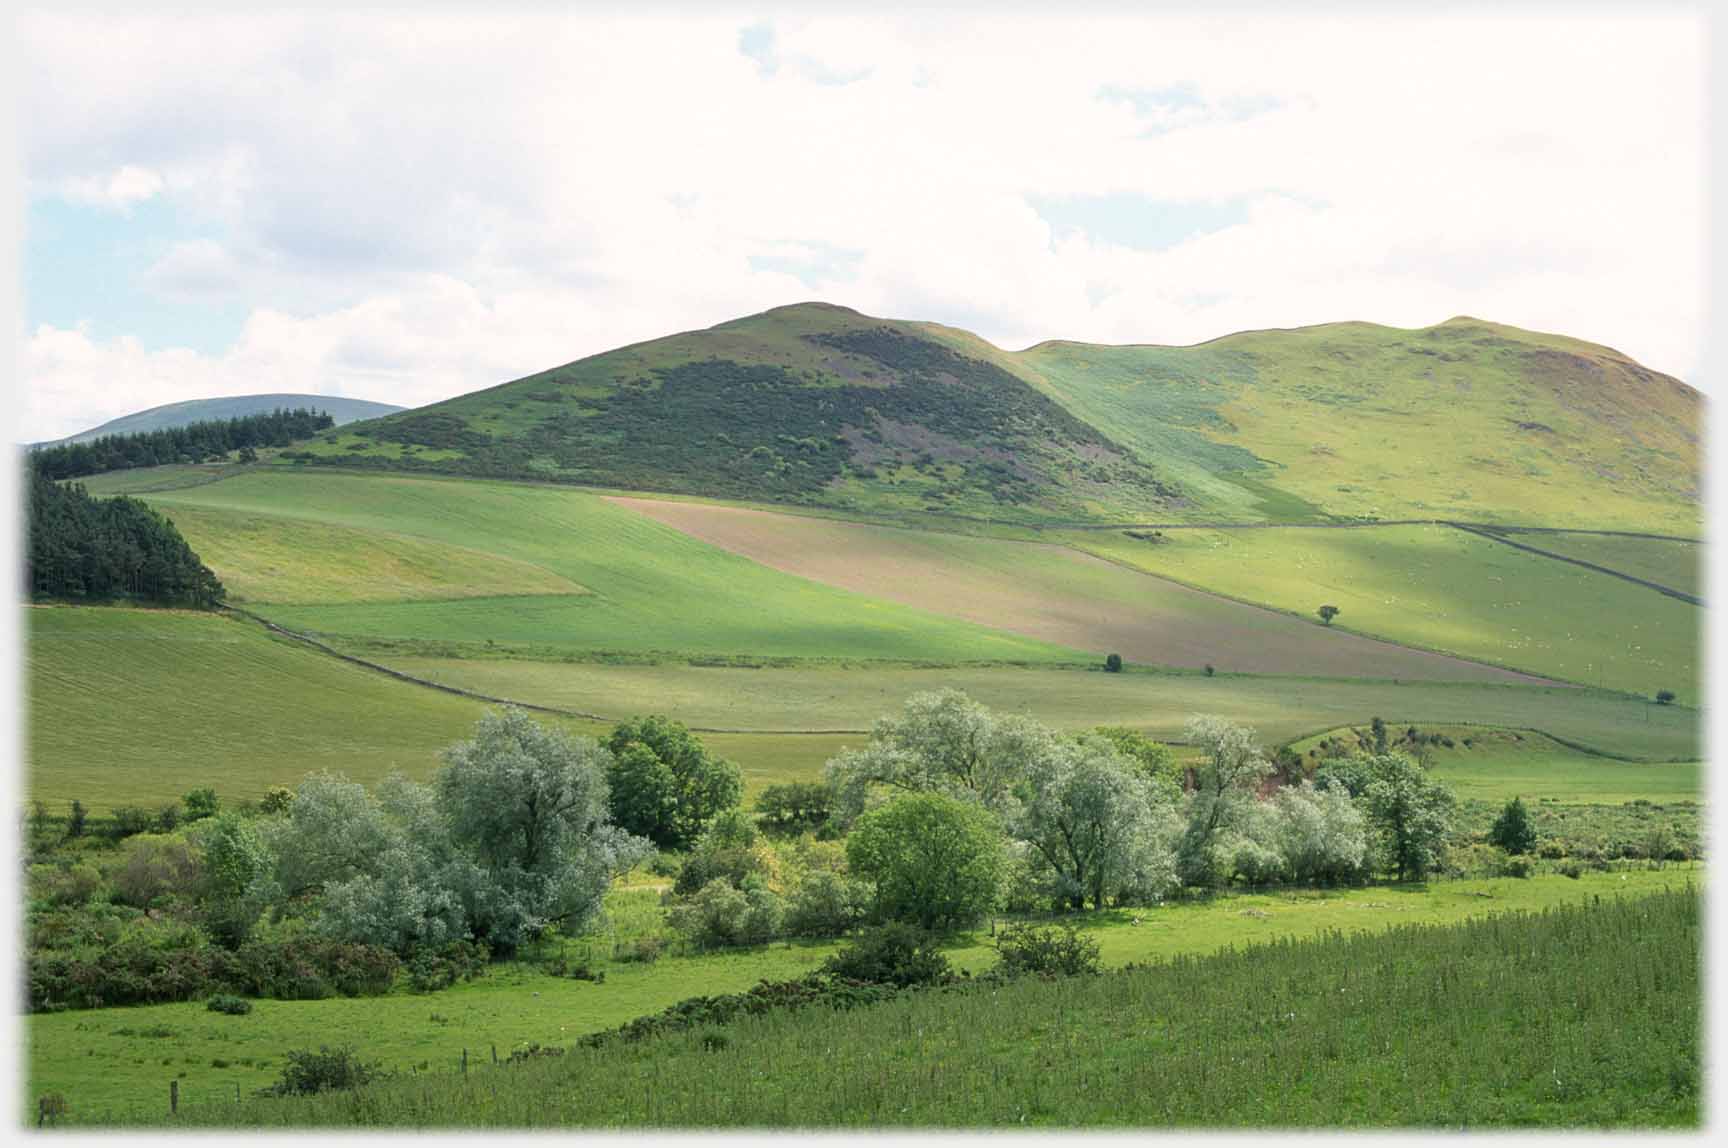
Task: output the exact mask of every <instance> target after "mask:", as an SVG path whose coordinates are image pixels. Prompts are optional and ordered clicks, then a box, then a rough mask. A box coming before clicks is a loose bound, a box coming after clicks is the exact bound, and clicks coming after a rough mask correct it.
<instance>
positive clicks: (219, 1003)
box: [204, 993, 252, 1016]
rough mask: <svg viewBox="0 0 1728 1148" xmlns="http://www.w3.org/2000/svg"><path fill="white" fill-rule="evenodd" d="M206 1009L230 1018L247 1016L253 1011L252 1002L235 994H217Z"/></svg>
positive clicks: (206, 1005) (207, 1003)
mask: <svg viewBox="0 0 1728 1148" xmlns="http://www.w3.org/2000/svg"><path fill="white" fill-rule="evenodd" d="M204 1007H205V1008H207V1009H209V1010H210V1011H211V1012H220V1013H227V1014H228V1015H229V1016H245V1015H246V1014H247V1013H249V1012H251V1011H252V1002H251V1001H249V1000H247V999H246V998H245V997H237V996H235V995H234V994H233V993H217V994H216V995H215V996H213V997H211V998H210V1000H209V1001H208V1002H206V1004H205V1005H204Z"/></svg>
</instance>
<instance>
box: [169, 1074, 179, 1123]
mask: <svg viewBox="0 0 1728 1148" xmlns="http://www.w3.org/2000/svg"><path fill="white" fill-rule="evenodd" d="M179 1111H180V1082H179V1081H178V1080H170V1081H169V1082H168V1115H170V1116H173V1115H174V1114H175V1113H177V1112H179Z"/></svg>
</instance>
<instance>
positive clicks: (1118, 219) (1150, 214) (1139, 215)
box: [1028, 192, 1248, 251]
mask: <svg viewBox="0 0 1728 1148" xmlns="http://www.w3.org/2000/svg"><path fill="white" fill-rule="evenodd" d="M1028 202H1030V203H1031V205H1032V209H1033V210H1034V211H1036V212H1037V213H1038V214H1039V216H1040V217H1041V218H1042V219H1043V220H1044V222H1045V223H1048V224H1049V225H1050V228H1051V230H1052V231H1054V232H1055V233H1056V234H1057V235H1061V234H1062V233H1063V232H1074V231H1078V232H1080V233H1081V234H1083V235H1085V236H1086V237H1087V238H1088V239H1090V240H1092V242H1094V243H1105V244H1111V245H1113V246H1116V247H1131V248H1134V249H1135V250H1137V251H1164V250H1167V249H1168V248H1171V247H1175V246H1176V245H1177V244H1179V243H1183V242H1185V241H1187V240H1189V239H1193V238H1195V237H1197V236H1201V235H1207V234H1210V233H1211V232H1214V231H1223V230H1224V229H1225V228H1226V227H1234V226H1236V225H1237V224H1239V223H1246V222H1247V221H1248V201H1247V200H1246V199H1226V200H1171V199H1153V198H1152V197H1151V196H1148V195H1139V194H1135V193H1133V192H1122V193H1118V194H1114V195H1074V196H1061V197H1045V196H1031V197H1029V198H1028Z"/></svg>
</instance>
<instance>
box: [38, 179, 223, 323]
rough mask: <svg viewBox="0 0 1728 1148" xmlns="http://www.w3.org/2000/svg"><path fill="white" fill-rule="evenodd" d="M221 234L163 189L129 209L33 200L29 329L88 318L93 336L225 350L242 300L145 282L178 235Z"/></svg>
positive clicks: (180, 237)
mask: <svg viewBox="0 0 1728 1148" xmlns="http://www.w3.org/2000/svg"><path fill="white" fill-rule="evenodd" d="M214 238H217V237H216V236H214V235H211V234H209V233H207V232H203V231H199V230H195V229H192V228H189V227H188V226H186V224H185V222H184V221H183V220H182V219H181V218H180V217H179V214H178V213H177V212H176V211H175V209H174V207H173V205H172V204H171V203H169V202H167V201H165V200H163V199H162V198H160V197H158V198H156V199H152V200H148V201H146V202H144V203H139V204H135V205H134V206H133V207H132V209H131V211H130V212H129V213H124V214H123V213H121V212H117V211H113V210H109V209H106V208H102V207H95V206H87V205H84V204H77V203H68V202H66V201H64V200H60V199H47V198H44V199H36V200H32V201H31V202H30V204H29V206H28V208H27V210H26V214H25V221H24V245H23V246H24V251H23V256H24V258H23V260H22V264H23V266H22V271H23V288H24V322H25V329H26V330H33V329H34V328H35V327H36V326H37V325H38V324H42V323H49V324H52V325H53V326H55V327H62V328H71V327H75V326H77V325H78V324H79V323H80V322H84V323H87V324H88V329H89V333H90V336H91V337H92V338H94V339H102V340H108V339H113V338H117V337H118V336H121V335H131V336H133V337H135V338H136V339H137V340H138V342H139V343H140V344H141V345H142V346H143V347H144V348H145V349H146V350H151V351H155V350H161V349H163V348H165V347H190V348H192V349H193V350H195V351H200V352H202V353H204V354H220V353H221V352H223V351H225V350H227V349H228V348H229V347H230V346H232V345H233V343H234V341H235V339H237V338H238V337H239V334H240V329H241V327H242V326H243V325H244V324H245V321H246V313H247V308H246V307H245V305H244V304H243V303H241V302H239V301H238V300H223V301H210V302H204V301H190V300H185V299H168V298H164V297H163V296H162V295H160V294H158V293H156V292H154V291H151V290H150V289H149V288H148V287H146V286H145V284H144V275H145V272H147V271H148V270H149V269H150V268H151V267H152V266H153V265H155V263H156V262H157V261H158V260H159V259H161V258H162V257H163V256H164V255H166V254H168V252H169V250H170V249H171V248H172V247H173V246H174V244H176V243H180V242H185V241H188V240H192V239H214Z"/></svg>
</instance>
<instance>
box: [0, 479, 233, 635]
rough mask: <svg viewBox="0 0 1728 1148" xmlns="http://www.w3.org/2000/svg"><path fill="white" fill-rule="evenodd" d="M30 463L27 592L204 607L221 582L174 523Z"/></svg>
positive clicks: (135, 502)
mask: <svg viewBox="0 0 1728 1148" xmlns="http://www.w3.org/2000/svg"><path fill="white" fill-rule="evenodd" d="M29 469H30V506H29V544H28V547H27V549H26V551H25V558H24V562H25V566H24V585H25V586H26V587H28V588H29V592H30V594H31V595H32V596H33V597H39V598H77V599H94V600H108V599H114V598H133V599H137V600H140V601H147V602H160V603H163V604H165V605H176V606H195V607H199V608H206V609H207V608H209V607H210V606H212V605H214V604H215V603H216V602H217V601H219V600H220V599H221V597H222V583H221V582H220V581H219V580H218V579H217V577H216V575H215V574H213V573H211V571H210V568H209V567H207V566H205V565H204V564H203V563H202V562H200V561H199V560H198V555H196V554H194V553H193V552H192V548H191V547H190V546H188V545H186V540H185V539H184V538H182V537H181V536H180V532H179V531H178V530H176V529H175V528H174V524H173V523H172V522H170V521H168V520H167V519H166V518H163V517H162V516H161V515H160V514H158V513H156V512H155V511H154V510H151V509H150V508H149V507H148V506H146V505H144V504H143V503H142V502H139V501H138V500H137V499H135V498H125V497H119V498H91V497H90V495H89V494H88V493H86V492H85V490H84V488H83V486H81V485H78V484H72V485H67V486H62V485H61V484H59V483H56V482H54V481H52V480H51V479H50V478H49V477H48V476H47V475H46V474H44V473H43V472H42V471H40V470H38V469H37V468H35V467H31V468H29Z"/></svg>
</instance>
